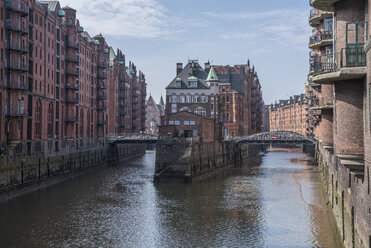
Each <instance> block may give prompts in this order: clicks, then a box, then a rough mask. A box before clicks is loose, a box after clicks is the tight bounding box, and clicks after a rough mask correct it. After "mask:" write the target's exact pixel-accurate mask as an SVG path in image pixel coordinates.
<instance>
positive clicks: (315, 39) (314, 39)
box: [309, 30, 333, 46]
mask: <svg viewBox="0 0 371 248" xmlns="http://www.w3.org/2000/svg"><path fill="white" fill-rule="evenodd" d="M332 38H333V32H332V30H327V31H324V32H323V33H321V34H316V35H313V36H311V37H309V46H311V45H313V44H316V43H319V42H321V41H324V40H332Z"/></svg>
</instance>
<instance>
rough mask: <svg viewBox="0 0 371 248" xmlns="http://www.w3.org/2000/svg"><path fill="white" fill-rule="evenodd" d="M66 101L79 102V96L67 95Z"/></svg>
mask: <svg viewBox="0 0 371 248" xmlns="http://www.w3.org/2000/svg"><path fill="white" fill-rule="evenodd" d="M65 102H67V103H74V104H77V103H78V102H79V98H78V97H77V96H66V100H65Z"/></svg>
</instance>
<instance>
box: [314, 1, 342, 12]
mask: <svg viewBox="0 0 371 248" xmlns="http://www.w3.org/2000/svg"><path fill="white" fill-rule="evenodd" d="M338 1H340V0H309V4H310V5H311V6H312V7H313V8H315V9H319V10H323V11H334V3H336V2H338Z"/></svg>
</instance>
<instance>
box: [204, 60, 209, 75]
mask: <svg viewBox="0 0 371 248" xmlns="http://www.w3.org/2000/svg"><path fill="white" fill-rule="evenodd" d="M205 71H206V73H207V74H209V71H210V62H209V61H207V62H206V63H205Z"/></svg>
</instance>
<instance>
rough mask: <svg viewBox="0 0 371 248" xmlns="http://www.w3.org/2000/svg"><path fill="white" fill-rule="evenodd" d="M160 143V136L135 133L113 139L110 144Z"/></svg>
mask: <svg viewBox="0 0 371 248" xmlns="http://www.w3.org/2000/svg"><path fill="white" fill-rule="evenodd" d="M157 142H158V136H157V135H154V134H147V133H133V134H127V135H119V136H117V137H114V138H112V139H111V142H110V143H127V144H133V143H135V144H136V143H147V144H154V143H157Z"/></svg>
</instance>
